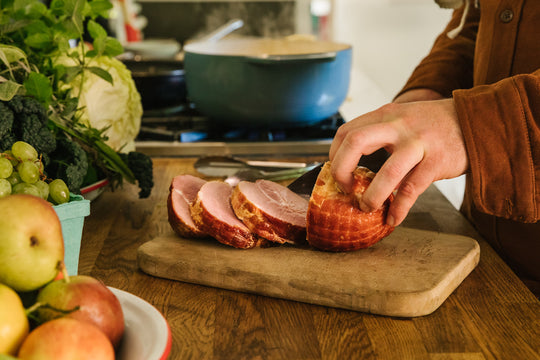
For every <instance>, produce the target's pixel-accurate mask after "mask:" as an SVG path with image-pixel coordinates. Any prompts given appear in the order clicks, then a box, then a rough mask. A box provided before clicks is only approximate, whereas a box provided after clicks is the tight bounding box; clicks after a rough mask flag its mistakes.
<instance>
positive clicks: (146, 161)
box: [120, 151, 154, 199]
mask: <svg viewBox="0 0 540 360" xmlns="http://www.w3.org/2000/svg"><path fill="white" fill-rule="evenodd" d="M120 157H121V158H122V160H124V162H125V163H126V164H127V166H128V167H129V169H130V170H131V172H133V175H134V176H135V179H137V182H138V184H139V189H140V191H139V198H140V199H144V198H147V197H149V196H150V193H151V192H152V187H153V186H154V174H153V167H152V165H153V164H152V159H150V157H149V156H147V155H145V154H143V153H140V152H136V151H132V152H130V153H128V154H120Z"/></svg>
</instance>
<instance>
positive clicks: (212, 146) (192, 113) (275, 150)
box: [135, 105, 345, 157]
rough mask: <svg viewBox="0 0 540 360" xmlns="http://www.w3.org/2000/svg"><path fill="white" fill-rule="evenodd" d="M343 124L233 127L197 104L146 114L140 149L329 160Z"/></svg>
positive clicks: (164, 153) (161, 153) (163, 152)
mask: <svg viewBox="0 0 540 360" xmlns="http://www.w3.org/2000/svg"><path fill="white" fill-rule="evenodd" d="M344 122H345V121H344V119H343V117H342V116H341V115H340V114H339V112H338V113H336V114H334V115H333V116H331V117H329V118H327V119H324V120H321V121H319V122H316V123H314V124H310V125H301V126H297V127H296V126H291V127H287V128H272V127H232V126H223V125H219V121H214V120H212V119H209V118H208V117H206V116H204V115H201V114H200V113H199V112H197V110H196V109H195V108H194V107H193V106H190V105H182V106H179V107H178V108H175V109H167V110H166V111H152V112H145V114H144V115H143V118H142V122H141V129H140V132H139V134H138V136H137V138H136V139H135V146H136V149H137V151H140V152H142V153H145V154H147V155H149V156H175V157H177V156H179V157H191V156H203V155H207V156H213V155H231V156H239V155H250V156H267V155H272V156H285V155H287V156H289V155H299V156H301V155H310V156H311V155H316V156H319V155H321V156H325V155H328V151H329V150H330V144H331V143H332V139H333V137H334V135H335V133H336V130H337V129H338V127H339V126H340V125H342V124H343V123H344Z"/></svg>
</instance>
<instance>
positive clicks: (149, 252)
mask: <svg viewBox="0 0 540 360" xmlns="http://www.w3.org/2000/svg"><path fill="white" fill-rule="evenodd" d="M137 258H138V264H139V267H140V268H141V269H142V270H143V271H144V272H145V273H147V274H149V275H153V276H157V277H163V278H167V279H172V280H179V281H184V282H189V283H196V284H201V285H207V286H212V287H218V288H224V289H229V290H236V291H242V292H249V293H255V294H260V295H266V296H272V297H277V298H283V299H289V300H296V301H301V302H306V303H311V304H318V305H324V306H330V307H336V308H343V309H349V310H356V311H362V312H368V313H374V314H380V315H389V316H398V317H416V316H422V315H427V314H430V313H431V312H433V311H435V310H436V309H437V308H438V307H439V306H440V305H441V304H442V303H443V302H444V301H445V300H446V298H447V297H448V296H449V295H450V294H451V293H452V292H453V291H454V290H455V289H456V287H457V286H458V285H459V284H460V283H461V282H462V281H463V279H465V277H467V275H468V274H469V273H470V272H471V271H472V270H473V269H474V268H475V267H476V265H477V264H478V261H479V258H480V248H479V246H478V243H477V242H476V240H474V239H472V238H469V237H464V236H460V235H452V234H444V233H438V232H432V231H426V230H418V229H410V228H404V227H398V228H396V230H395V231H394V232H393V233H392V234H391V235H390V236H388V237H387V238H385V239H383V240H381V241H380V242H379V243H377V244H376V245H374V246H373V247H371V248H368V249H363V250H358V251H355V252H347V253H328V252H322V251H318V250H314V249H311V248H307V247H306V248H299V247H295V246H292V245H284V246H280V247H273V248H264V249H261V248H256V249H251V250H239V249H235V248H232V247H229V246H225V245H222V244H220V243H218V242H217V241H216V240H213V239H205V240H193V239H183V238H180V237H177V236H176V235H174V234H171V235H169V236H164V237H159V238H155V239H153V240H151V241H149V242H147V243H145V244H143V245H141V246H140V247H139V249H138V256H137Z"/></svg>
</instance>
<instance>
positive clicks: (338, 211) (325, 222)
mask: <svg viewBox="0 0 540 360" xmlns="http://www.w3.org/2000/svg"><path fill="white" fill-rule="evenodd" d="M374 175H375V174H374V173H373V172H371V171H370V170H369V169H367V168H363V167H359V168H357V169H356V170H355V171H354V173H353V176H354V185H353V193H352V194H344V193H343V192H342V191H340V190H339V188H338V186H337V183H336V181H335V180H334V178H333V176H332V173H331V170H330V162H327V163H326V164H325V165H324V166H323V168H322V169H321V172H320V173H319V176H318V177H317V182H316V183H315V186H314V188H313V192H312V194H311V198H310V200H309V207H308V213H307V240H308V242H309V244H310V245H312V246H313V247H315V248H318V249H321V250H326V251H351V250H357V249H361V248H366V247H369V246H372V245H373V244H375V243H377V242H378V241H379V240H381V239H382V238H384V237H385V236H387V235H389V234H390V233H391V232H392V231H393V230H394V228H393V227H392V226H388V225H387V224H386V215H387V212H388V206H389V204H390V202H391V201H392V200H393V196H392V195H391V196H390V198H388V199H387V200H386V202H385V203H384V205H383V207H382V208H380V209H378V210H375V211H373V212H370V213H366V212H363V211H362V210H360V208H359V206H358V197H359V196H361V195H362V194H363V193H364V192H365V190H366V189H367V187H368V185H369V184H370V183H371V180H372V179H373V176H374Z"/></svg>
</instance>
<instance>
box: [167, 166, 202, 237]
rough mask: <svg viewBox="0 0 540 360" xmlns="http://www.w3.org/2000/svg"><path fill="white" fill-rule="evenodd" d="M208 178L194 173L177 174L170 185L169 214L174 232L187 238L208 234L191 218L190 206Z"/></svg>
mask: <svg viewBox="0 0 540 360" xmlns="http://www.w3.org/2000/svg"><path fill="white" fill-rule="evenodd" d="M205 183H206V180H203V179H201V178H198V177H196V176H192V175H187V174H186V175H178V176H175V177H174V178H173V180H172V182H171V185H170V187H169V196H168V197H167V215H168V219H169V224H170V225H171V227H172V229H173V230H174V232H176V233H177V234H178V235H180V236H182V237H186V238H198V237H204V236H207V235H206V233H205V232H203V231H202V230H201V229H200V228H199V227H198V226H197V225H195V223H194V222H193V219H192V218H191V211H190V206H191V204H193V202H194V201H195V199H196V198H197V193H198V192H199V190H200V188H201V187H202V186H203V185H204V184H205Z"/></svg>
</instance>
